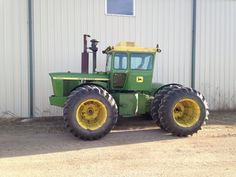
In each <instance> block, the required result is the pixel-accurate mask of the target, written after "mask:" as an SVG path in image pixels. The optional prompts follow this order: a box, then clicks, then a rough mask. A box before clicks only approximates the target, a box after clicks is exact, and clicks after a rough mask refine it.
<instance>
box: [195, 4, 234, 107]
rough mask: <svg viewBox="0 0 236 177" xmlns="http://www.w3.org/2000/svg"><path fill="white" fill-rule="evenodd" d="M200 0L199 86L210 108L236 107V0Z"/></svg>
mask: <svg viewBox="0 0 236 177" xmlns="http://www.w3.org/2000/svg"><path fill="white" fill-rule="evenodd" d="M197 2H198V3H197V29H196V31H197V37H196V39H197V41H196V42H197V47H196V88H197V89H198V90H200V91H202V92H203V93H204V94H205V96H206V97H207V100H208V102H209V105H210V108H211V109H215V110H219V109H224V110H229V109H236V71H235V68H236V19H235V17H236V1H235V0H198V1H197Z"/></svg>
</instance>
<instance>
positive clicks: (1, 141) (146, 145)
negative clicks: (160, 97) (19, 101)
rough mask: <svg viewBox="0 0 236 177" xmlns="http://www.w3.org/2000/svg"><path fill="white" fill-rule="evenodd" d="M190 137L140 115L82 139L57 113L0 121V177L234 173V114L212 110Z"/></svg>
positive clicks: (216, 176) (226, 176)
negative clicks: (103, 133)
mask: <svg viewBox="0 0 236 177" xmlns="http://www.w3.org/2000/svg"><path fill="white" fill-rule="evenodd" d="M210 118H211V119H210V121H209V123H208V125H206V126H203V129H202V130H201V131H199V132H198V134H195V135H194V136H191V137H187V138H178V137H173V136H171V135H169V134H167V133H165V132H163V131H161V130H160V129H159V128H158V127H156V126H155V125H154V124H153V122H152V121H147V120H144V119H143V118H129V119H120V120H119V122H118V124H117V126H116V128H115V129H114V130H113V131H112V132H111V133H110V134H108V135H107V136H106V137H104V138H103V139H101V140H97V141H92V142H88V141H82V140H78V139H77V138H75V137H73V136H72V135H71V134H70V133H68V132H67V131H66V130H65V129H64V125H63V121H62V118H61V117H53V118H35V119H31V120H24V119H0V164H1V165H0V176H1V177H62V176H63V177H64V176H65V177H70V176H71V177H72V176H73V177H74V176H77V177H79V176H81V177H90V176H91V177H93V176H98V177H142V176H143V177H152V176H153V177H157V176H159V177H171V176H175V177H176V176H187V177H188V176H189V177H192V176H194V177H206V176H209V177H234V176H236V112H213V113H211V117H210Z"/></svg>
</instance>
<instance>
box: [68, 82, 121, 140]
mask: <svg viewBox="0 0 236 177" xmlns="http://www.w3.org/2000/svg"><path fill="white" fill-rule="evenodd" d="M117 118H118V109H117V105H116V102H115V100H114V99H113V97H112V96H111V95H110V94H109V93H108V92H107V91H106V90H104V89H102V88H100V87H97V86H93V85H86V86H83V87H79V88H77V89H76V90H74V91H73V92H71V94H70V95H69V96H68V99H67V101H66V103H65V106H64V120H65V124H66V127H67V128H68V129H69V130H70V132H71V133H73V134H74V136H76V137H78V138H80V139H83V140H96V139H100V138H102V137H103V136H105V135H106V134H107V133H109V132H110V131H111V129H112V128H113V127H114V126H115V124H116V122H117Z"/></svg>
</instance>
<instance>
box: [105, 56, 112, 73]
mask: <svg viewBox="0 0 236 177" xmlns="http://www.w3.org/2000/svg"><path fill="white" fill-rule="evenodd" d="M111 57H112V55H111V54H108V55H107V63H106V72H107V71H111Z"/></svg>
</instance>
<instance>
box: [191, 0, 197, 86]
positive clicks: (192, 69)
mask: <svg viewBox="0 0 236 177" xmlns="http://www.w3.org/2000/svg"><path fill="white" fill-rule="evenodd" d="M192 20H193V22H192V65H191V87H192V88H195V77H196V76H195V75H196V23H197V22H196V20H197V0H193V14H192Z"/></svg>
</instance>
